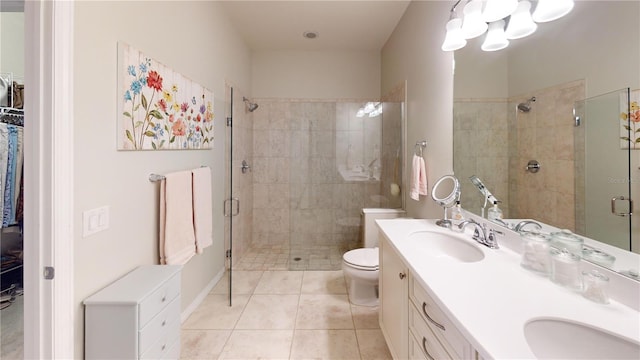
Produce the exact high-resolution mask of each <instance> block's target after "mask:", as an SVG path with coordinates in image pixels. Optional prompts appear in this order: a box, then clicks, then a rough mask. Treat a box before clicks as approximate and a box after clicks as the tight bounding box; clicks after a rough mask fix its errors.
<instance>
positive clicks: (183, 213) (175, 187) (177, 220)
mask: <svg viewBox="0 0 640 360" xmlns="http://www.w3.org/2000/svg"><path fill="white" fill-rule="evenodd" d="M165 178H166V179H165V180H163V181H162V182H161V183H160V239H159V250H160V263H161V264H185V263H186V262H187V261H189V259H191V257H193V255H195V253H196V247H195V234H194V232H193V201H192V185H191V178H192V176H191V171H181V172H175V173H170V174H166V175H165Z"/></svg>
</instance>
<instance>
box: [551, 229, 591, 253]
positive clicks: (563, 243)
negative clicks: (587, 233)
mask: <svg viewBox="0 0 640 360" xmlns="http://www.w3.org/2000/svg"><path fill="white" fill-rule="evenodd" d="M583 244H584V240H583V239H582V238H581V237H579V236H577V235H575V234H574V233H572V232H571V231H570V230H567V229H563V230H560V231H557V232H552V233H551V246H553V247H555V248H557V249H558V250H562V249H567V250H568V251H569V252H570V253H572V254H574V255H576V256H578V257H581V256H582V245H583Z"/></svg>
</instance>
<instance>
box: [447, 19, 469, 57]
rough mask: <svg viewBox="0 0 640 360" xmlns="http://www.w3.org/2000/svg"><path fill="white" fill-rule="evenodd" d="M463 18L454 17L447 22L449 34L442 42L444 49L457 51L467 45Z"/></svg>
mask: <svg viewBox="0 0 640 360" xmlns="http://www.w3.org/2000/svg"><path fill="white" fill-rule="evenodd" d="M461 28H462V20H461V19H459V18H454V19H451V20H449V22H447V35H446V36H445V37H444V42H443V43H442V50H443V51H455V50H458V49H462V48H463V47H464V46H465V45H467V40H465V39H464V37H463V36H462V29H461Z"/></svg>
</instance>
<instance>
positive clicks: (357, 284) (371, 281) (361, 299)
mask: <svg viewBox="0 0 640 360" xmlns="http://www.w3.org/2000/svg"><path fill="white" fill-rule="evenodd" d="M343 271H344V273H345V279H346V281H347V291H348V293H349V302H350V303H352V304H353V305H359V306H378V303H379V301H378V297H379V295H378V273H379V271H377V270H376V271H361V270H357V269H352V268H350V267H348V266H344V265H343ZM354 275H355V276H354Z"/></svg>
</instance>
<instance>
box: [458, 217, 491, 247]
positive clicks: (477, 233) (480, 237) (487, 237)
mask: <svg viewBox="0 0 640 360" xmlns="http://www.w3.org/2000/svg"><path fill="white" fill-rule="evenodd" d="M470 224H471V225H473V226H474V228H475V230H474V232H473V240H475V241H477V242H478V243H480V244H482V245H484V246H487V247H489V248H491V249H499V248H500V247H499V246H498V241H496V234H495V232H494V231H493V229H491V228H489V234H487V228H486V226H483V225H480V224H479V223H478V222H477V221H475V220H473V219H467V220H464V221H462V222H461V223H460V224H458V229H460V231H464V229H465V228H466V227H467V226H468V225H470Z"/></svg>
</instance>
